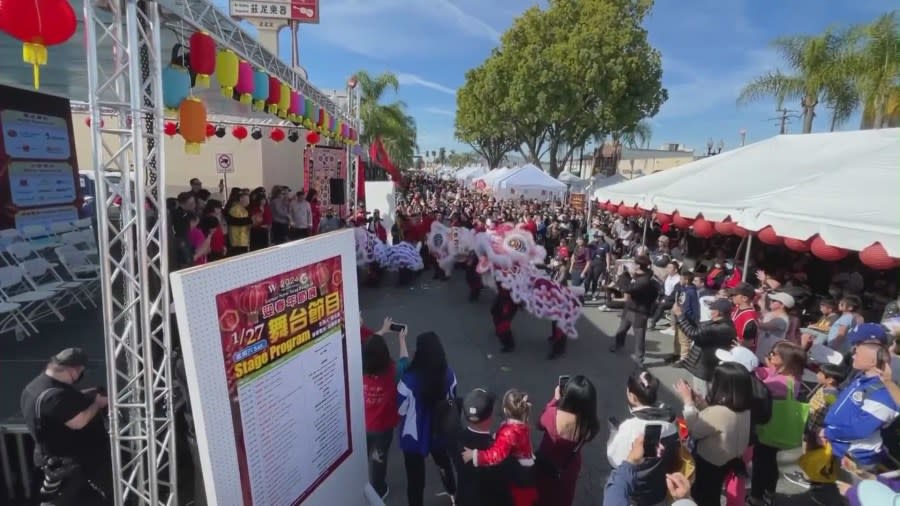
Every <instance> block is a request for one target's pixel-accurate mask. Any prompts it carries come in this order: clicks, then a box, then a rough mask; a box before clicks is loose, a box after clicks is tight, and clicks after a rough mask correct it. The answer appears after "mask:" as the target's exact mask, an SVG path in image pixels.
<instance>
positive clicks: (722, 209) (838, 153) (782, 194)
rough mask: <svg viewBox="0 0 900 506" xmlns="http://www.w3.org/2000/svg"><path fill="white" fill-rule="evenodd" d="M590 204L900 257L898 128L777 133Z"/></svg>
mask: <svg viewBox="0 0 900 506" xmlns="http://www.w3.org/2000/svg"><path fill="white" fill-rule="evenodd" d="M594 197H595V198H596V199H597V200H599V201H600V202H607V201H608V202H611V203H613V204H622V203H624V204H625V205H628V206H634V205H637V206H639V207H640V208H643V209H656V210H657V211H658V212H661V213H667V214H672V213H674V212H675V211H677V212H678V213H679V214H680V215H681V216H684V217H688V218H695V217H697V216H699V215H702V216H703V218H704V219H706V220H710V221H721V220H724V219H725V218H728V217H730V218H731V220H732V221H733V222H735V223H737V224H738V225H740V226H741V227H744V228H745V229H747V230H751V231H759V230H761V229H763V228H765V227H768V226H771V227H772V229H773V230H774V231H775V233H776V234H778V235H779V236H782V237H786V238H793V239H799V240H807V239H810V238H812V237H813V236H815V235H818V236H819V237H820V238H821V239H822V240H824V241H825V243H826V244H828V245H831V246H836V247H840V248H845V249H847V250H853V251H862V250H863V249H865V248H867V247H868V246H871V245H873V244H874V243H881V245H882V246H883V247H884V249H885V250H886V252H887V254H888V255H890V256H891V257H894V258H900V129H897V128H893V129H881V130H862V131H854V132H840V133H822V134H805V135H779V136H776V137H772V138H770V139H766V140H764V141H761V142H757V143H754V144H750V145H748V146H745V147H742V148H739V149H735V150H733V151H727V152H725V153H722V154H720V155H716V156H711V157H707V158H703V159H700V160H697V161H694V162H691V163H688V164H685V165H682V166H680V167H676V168H673V169H669V170H666V171H663V172H658V173H655V174H652V175H649V176H646V177H642V178H639V179H635V180H630V181H625V182H622V183H619V184H615V185H611V186H607V187H603V188H599V189H597V190H596V191H595V192H594Z"/></svg>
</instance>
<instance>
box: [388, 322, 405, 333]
mask: <svg viewBox="0 0 900 506" xmlns="http://www.w3.org/2000/svg"><path fill="white" fill-rule="evenodd" d="M404 330H406V324H405V323H396V322H394V323H391V332H402V331H404Z"/></svg>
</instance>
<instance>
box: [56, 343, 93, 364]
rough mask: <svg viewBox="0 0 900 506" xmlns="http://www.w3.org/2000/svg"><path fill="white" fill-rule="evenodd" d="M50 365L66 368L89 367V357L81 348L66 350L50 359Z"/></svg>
mask: <svg viewBox="0 0 900 506" xmlns="http://www.w3.org/2000/svg"><path fill="white" fill-rule="evenodd" d="M50 363H52V364H55V365H62V366H66V367H87V365H88V356H87V353H85V352H84V350H82V349H81V348H66V349H64V350H62V351H61V352H59V353H57V354H56V355H53V356H52V357H50Z"/></svg>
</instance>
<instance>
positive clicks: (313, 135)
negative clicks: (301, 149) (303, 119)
mask: <svg viewBox="0 0 900 506" xmlns="http://www.w3.org/2000/svg"><path fill="white" fill-rule="evenodd" d="M320 139H321V137H319V132H315V131H310V132H309V133H307V134H306V143H307V144H309V145H313V144H318V143H319V140H320Z"/></svg>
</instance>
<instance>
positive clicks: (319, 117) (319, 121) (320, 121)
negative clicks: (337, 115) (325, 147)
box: [316, 107, 325, 127]
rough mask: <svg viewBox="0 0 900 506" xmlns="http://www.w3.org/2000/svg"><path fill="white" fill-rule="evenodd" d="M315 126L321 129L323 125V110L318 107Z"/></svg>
mask: <svg viewBox="0 0 900 506" xmlns="http://www.w3.org/2000/svg"><path fill="white" fill-rule="evenodd" d="M316 125H317V126H319V127H322V126H324V125H325V109H322V108H321V107H319V113H318V115H317V116H316Z"/></svg>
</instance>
